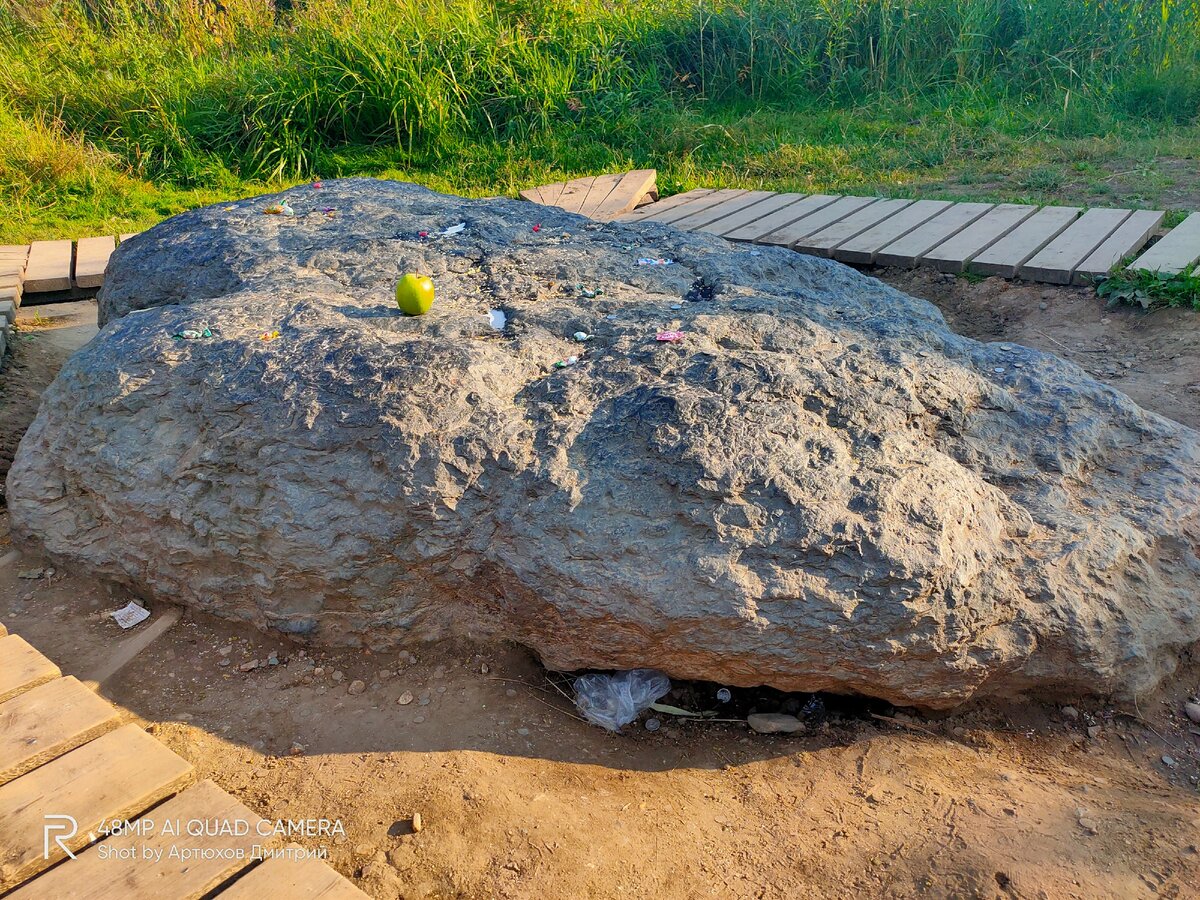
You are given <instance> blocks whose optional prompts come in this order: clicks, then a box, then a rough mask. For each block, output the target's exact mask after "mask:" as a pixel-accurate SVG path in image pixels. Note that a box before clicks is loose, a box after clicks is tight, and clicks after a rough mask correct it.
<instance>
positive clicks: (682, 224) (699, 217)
mask: <svg viewBox="0 0 1200 900" xmlns="http://www.w3.org/2000/svg"><path fill="white" fill-rule="evenodd" d="M773 196H775V192H774V191H746V193H744V194H742V195H741V196H740V197H734V198H733V199H732V200H726V201H725V202H724V203H718V204H717V205H715V206H710V207H709V208H708V209H705V210H701V211H700V212H696V213H692V214H691V215H690V216H684V217H683V218H682V219H678V220H676V221H674V222H672V223H671V224H672V225H674V226H675V227H676V228H679V229H682V230H683V231H695V230H696V229H697V228H699V227H700V226H701V225H708V224H709V223H711V222H718V221H720V220H722V219H724V218H725V217H726V216H731V215H733V214H734V213H736V212H739V211H741V210H744V209H746V208H747V207H753V206H754V204H756V203H761V202H763V201H764V200H766V199H767V198H768V197H773Z"/></svg>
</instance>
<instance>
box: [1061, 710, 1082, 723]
mask: <svg viewBox="0 0 1200 900" xmlns="http://www.w3.org/2000/svg"><path fill="white" fill-rule="evenodd" d="M1062 714H1063V718H1065V719H1070V720H1071V721H1072V722H1074V721H1076V720H1078V719H1079V710H1077V709H1076V708H1075V707H1073V706H1064V707H1063V708H1062Z"/></svg>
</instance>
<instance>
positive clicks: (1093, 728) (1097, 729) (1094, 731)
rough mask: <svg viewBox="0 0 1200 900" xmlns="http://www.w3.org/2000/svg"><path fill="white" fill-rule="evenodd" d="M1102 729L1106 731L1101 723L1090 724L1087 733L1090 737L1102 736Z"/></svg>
mask: <svg viewBox="0 0 1200 900" xmlns="http://www.w3.org/2000/svg"><path fill="white" fill-rule="evenodd" d="M1102 731H1104V729H1103V728H1102V727H1101V726H1099V725H1089V726H1088V730H1087V734H1088V737H1090V738H1093V739H1095V738H1098V737H1100V733H1101V732H1102Z"/></svg>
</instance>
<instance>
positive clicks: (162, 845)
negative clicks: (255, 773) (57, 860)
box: [9, 781, 341, 900]
mask: <svg viewBox="0 0 1200 900" xmlns="http://www.w3.org/2000/svg"><path fill="white" fill-rule="evenodd" d="M146 819H147V820H150V821H153V823H154V825H153V827H148V828H147V829H146V830H147V832H148V833H147V834H138V833H137V832H136V831H130V832H128V833H123V834H119V835H115V836H113V837H110V838H108V839H106V840H104V841H103V842H101V843H100V844H97V845H96V846H94V847H90V848H88V849H87V850H86V851H84V852H82V853H80V854H79V855H78V857H77V858H76V859H74V860H71V861H69V862H66V863H64V864H63V865H61V866H59V867H58V868H56V869H51V870H50V871H49V872H46V873H45V874H44V875H42V876H40V877H38V878H35V879H34V880H33V881H31V882H29V883H28V884H26V885H25V886H24V887H22V888H21V889H20V890H18V891H16V892H15V893H13V894H11V895H9V900H67V898H70V900H108V898H112V897H130V898H150V897H161V898H164V900H168V898H169V900H198V898H200V897H203V896H204V895H205V894H207V893H209V892H210V891H212V890H213V889H214V888H216V887H218V886H219V885H220V884H221V883H222V882H224V881H226V880H227V879H229V878H231V877H233V876H234V875H235V874H237V873H238V872H239V871H241V870H242V869H245V868H248V867H249V866H250V865H251V864H252V863H253V861H254V860H253V858H252V855H251V853H252V850H253V848H254V846H255V845H258V846H262V847H271V846H273V845H275V844H277V843H279V842H278V841H277V840H275V839H274V837H273V835H271V834H270V833H269V825H270V823H268V822H267V820H265V819H263V818H262V817H261V816H259V815H257V814H256V813H254V812H252V811H251V810H250V809H248V808H247V807H246V806H244V805H243V804H242V803H240V802H238V801H237V800H236V799H235V798H233V797H231V796H230V795H229V794H227V793H225V791H223V790H221V789H220V788H219V787H217V786H216V785H215V784H213V783H212V782H211V781H201V782H200V783H199V784H196V785H193V786H192V787H190V788H188V789H187V790H185V791H183V792H182V793H181V794H179V795H178V796H177V797H174V798H172V799H171V800H168V801H167V802H166V803H164V804H162V805H161V806H158V807H155V808H154V810H152V811H151V812H150V813H149V815H148V816H147V817H146ZM191 821H201V822H205V823H214V822H215V823H217V824H224V823H230V824H234V823H243V822H244V823H246V826H247V828H246V830H247V832H248V833H247V834H244V835H240V836H239V835H234V834H214V835H209V834H205V835H202V836H198V837H191V836H189V835H188V834H187V833H186V830H185V829H184V833H183V834H181V835H171V834H163V833H162V831H163V824H164V823H165V822H178V823H180V824H181V825H184V826H186V823H188V822H191ZM264 823H265V824H264ZM260 824H261V825H262V827H263V828H264V830H268V833H267V834H266V835H260V834H259V827H260ZM130 848H132V849H133V850H134V852H135V853H136V856H135V858H134V859H131V860H128V861H126V860H124V859H122V857H121V855H120V854H121V851H126V852H128V850H129V849H130ZM146 849H149V850H150V851H151V853H154V852H155V851H162V856H161V857H160V858H155V857H154V856H150V857H147V855H146V853H145V851H146ZM172 849H175V850H176V852H177V853H178V851H181V850H185V849H186V850H206V851H213V852H212V853H205V854H202V855H201V854H197V855H196V856H195V857H193V858H192V859H186V860H185V859H181V858H179V856H178V855H176V856H174V857H173V856H172V855H171V851H172ZM101 851H103V852H101ZM239 851H240V852H241V854H242V857H243V858H242V859H237V858H236V854H238V852H239ZM231 857H232V858H231ZM331 871H332V870H331ZM334 875H335V876H337V877H338V878H341V876H340V875H337V873H336V872H334ZM276 883H278V882H276ZM259 896H260V897H268V896H272V894H271V892H270V891H267V892H266V893H263V894H260V895H259ZM278 896H293V895H291V894H287V893H284V894H279V895H278Z"/></svg>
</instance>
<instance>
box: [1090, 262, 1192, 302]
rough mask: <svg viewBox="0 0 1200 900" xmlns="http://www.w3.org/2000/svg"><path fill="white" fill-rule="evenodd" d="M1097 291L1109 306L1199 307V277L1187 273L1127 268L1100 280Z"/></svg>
mask: <svg viewBox="0 0 1200 900" xmlns="http://www.w3.org/2000/svg"><path fill="white" fill-rule="evenodd" d="M1096 294H1097V295H1098V296H1099V297H1100V298H1101V299H1103V300H1106V301H1107V304H1108V306H1110V307H1112V306H1120V305H1128V306H1140V307H1141V308H1142V309H1156V308H1159V307H1165V306H1190V307H1191V308H1192V309H1195V310H1197V311H1200V277H1197V276H1195V275H1189V274H1187V273H1180V274H1178V275H1166V274H1163V273H1161V272H1144V271H1134V270H1128V269H1127V270H1124V271H1121V272H1118V273H1117V274H1115V275H1111V276H1109V277H1108V278H1104V279H1102V280H1101V281H1099V282H1098V283H1097V284H1096Z"/></svg>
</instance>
